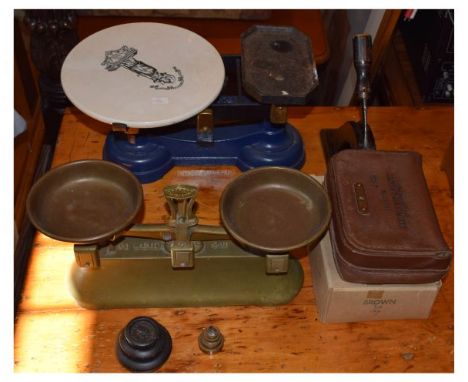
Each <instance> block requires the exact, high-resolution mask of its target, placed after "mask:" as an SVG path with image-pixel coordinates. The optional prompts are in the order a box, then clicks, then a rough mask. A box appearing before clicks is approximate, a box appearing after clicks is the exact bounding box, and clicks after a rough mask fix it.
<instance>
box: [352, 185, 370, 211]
mask: <svg viewBox="0 0 468 382" xmlns="http://www.w3.org/2000/svg"><path fill="white" fill-rule="evenodd" d="M354 196H355V198H356V204H357V209H358V211H359V213H361V214H368V213H369V205H368V203H367V196H366V190H365V189H364V185H363V184H362V183H354Z"/></svg>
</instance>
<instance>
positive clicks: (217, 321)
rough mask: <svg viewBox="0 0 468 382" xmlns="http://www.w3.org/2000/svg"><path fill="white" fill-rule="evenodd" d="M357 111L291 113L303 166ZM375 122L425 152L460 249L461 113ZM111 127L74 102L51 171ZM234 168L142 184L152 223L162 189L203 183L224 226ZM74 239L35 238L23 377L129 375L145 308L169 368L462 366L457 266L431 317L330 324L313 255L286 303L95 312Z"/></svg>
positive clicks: (443, 110)
mask: <svg viewBox="0 0 468 382" xmlns="http://www.w3.org/2000/svg"><path fill="white" fill-rule="evenodd" d="M358 116H359V113H358V110H357V109H355V108H342V109H339V108H333V107H328V108H327V107H315V108H314V107H304V108H295V109H294V110H291V112H290V123H291V124H293V125H294V126H295V127H296V128H298V129H299V131H300V133H301V135H302V137H303V139H304V141H305V146H306V150H307V161H306V163H305V165H304V167H303V168H302V171H304V172H306V173H310V174H323V173H324V172H325V164H324V159H323V155H322V151H321V148H320V140H319V131H320V129H323V128H334V127H338V126H340V125H341V124H343V123H344V122H345V121H347V120H357V119H358ZM369 121H370V124H371V126H372V129H373V132H374V135H375V137H376V143H377V146H378V148H379V149H381V150H416V151H419V152H420V153H421V154H422V155H423V165H424V173H425V175H426V179H427V183H428V186H429V189H430V192H431V195H432V198H433V202H434V207H435V210H436V213H437V216H438V219H439V222H440V225H441V228H442V231H443V234H444V237H445V239H446V240H447V242H448V244H449V246H450V247H452V248H453V199H452V198H451V197H450V191H449V186H448V182H447V178H446V175H445V173H444V172H442V171H441V170H440V165H441V162H442V159H443V157H444V152H445V149H446V148H447V146H448V145H449V142H450V139H451V137H452V135H453V108H451V107H431V108H409V107H397V108H371V110H370V111H369ZM107 132H108V127H107V126H106V125H104V124H101V123H99V122H96V121H94V120H92V119H91V118H89V117H86V116H85V115H83V114H82V113H80V112H78V111H77V110H76V109H70V110H69V111H68V112H66V114H65V117H64V120H63V124H62V128H61V131H60V135H59V139H58V143H57V149H56V153H55V158H54V162H53V166H57V165H59V164H62V163H66V162H69V161H72V160H77V159H85V158H101V151H102V145H103V142H104V139H105V134H106V133H107ZM239 173H240V172H239V170H238V169H237V168H234V167H176V168H174V169H172V170H171V171H170V172H169V173H168V174H167V175H166V176H165V177H164V178H163V179H162V180H160V181H158V182H154V183H151V184H146V185H144V193H145V206H146V208H145V215H144V221H145V222H154V223H159V222H163V221H164V220H165V219H166V218H167V212H166V210H165V209H164V207H163V205H162V203H161V201H162V189H163V187H164V186H165V185H167V184H170V183H181V182H184V183H189V184H193V185H196V186H198V187H199V188H200V192H199V196H198V199H197V200H198V202H199V209H198V211H199V214H200V223H202V224H218V223H219V213H218V201H219V197H220V194H221V191H222V189H223V187H224V186H225V185H226V184H227V183H228V182H229V181H230V180H231V179H232V178H234V177H235V176H237V175H238V174H239ZM73 261H74V256H73V250H72V246H71V245H69V244H65V243H62V242H58V241H54V240H52V239H49V238H47V237H45V236H44V235H42V234H37V237H36V240H35V243H34V247H33V252H32V255H31V263H30V266H29V269H28V273H27V276H26V283H25V289H24V294H23V299H22V302H21V303H20V306H19V313H18V316H17V319H16V324H15V354H14V355H15V371H16V372H125V371H126V370H125V369H124V368H123V367H122V366H121V365H120V364H119V363H118V361H117V359H116V356H115V354H114V346H115V340H116V336H117V334H118V332H119V331H120V329H121V328H122V327H123V326H124V325H125V324H126V323H127V322H128V321H129V320H130V319H132V318H133V317H135V316H137V315H149V316H152V317H154V318H155V319H156V320H158V321H159V322H161V323H162V324H163V325H165V326H166V328H167V329H168V330H169V332H170V333H171V336H172V338H173V351H172V354H171V357H170V358H169V360H168V361H167V363H166V364H165V365H164V366H163V368H162V369H161V371H162V372H453V368H454V361H453V359H454V345H453V344H454V322H453V311H454V299H453V295H454V294H453V269H452V270H451V271H450V273H449V275H448V277H447V278H446V279H445V281H444V283H443V286H442V289H441V291H440V293H439V295H438V297H437V299H436V302H435V304H434V307H433V311H432V314H431V316H430V318H429V319H427V320H400V321H380V322H379V321H375V322H362V323H347V324H323V323H321V322H320V321H319V320H318V315H317V310H316V302H315V295H314V289H313V280H312V276H311V270H310V266H309V262H308V259H307V258H306V257H304V258H302V259H301V264H302V266H303V268H304V272H305V280H304V286H303V288H302V289H301V291H300V293H299V294H298V295H297V297H296V298H295V299H294V300H293V301H292V302H291V303H290V304H288V305H285V306H278V307H256V306H237V307H216V308H208V307H207V308H177V309H176V308H174V309H172V308H152V309H115V310H101V311H92V310H86V309H82V308H80V307H79V306H77V304H76V303H75V301H74V300H73V298H72V297H71V296H70V294H69V292H68V289H67V276H68V272H69V269H70V266H71V264H72V263H73ZM209 324H214V325H216V326H218V327H219V328H220V329H221V331H222V332H223V333H224V335H225V338H226V342H225V348H224V350H223V351H222V352H221V353H218V354H216V355H214V356H207V355H205V354H203V353H201V352H200V350H199V349H198V344H197V337H198V334H199V333H200V330H201V328H203V327H206V326H207V325H209Z"/></svg>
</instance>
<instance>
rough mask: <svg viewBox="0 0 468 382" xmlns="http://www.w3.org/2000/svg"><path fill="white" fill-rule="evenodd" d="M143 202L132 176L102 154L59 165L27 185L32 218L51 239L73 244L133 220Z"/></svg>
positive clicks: (102, 237) (106, 235) (99, 238)
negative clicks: (102, 157)
mask: <svg viewBox="0 0 468 382" xmlns="http://www.w3.org/2000/svg"><path fill="white" fill-rule="evenodd" d="M142 202H143V190H142V187H141V185H140V183H139V182H138V180H137V178H136V177H135V176H134V175H133V174H132V173H131V172H130V171H129V170H127V169H125V168H124V167H122V166H120V165H117V164H114V163H112V162H108V161H103V160H80V161H75V162H71V163H67V164H65V165H62V166H59V167H57V168H55V169H53V170H51V171H49V172H48V173H46V174H45V175H44V176H43V177H42V178H40V179H39V180H38V181H37V183H36V184H34V186H33V187H32V189H31V191H30V193H29V197H28V201H27V211H28V215H29V218H30V219H31V222H32V223H33V224H34V225H35V226H36V227H37V228H38V229H39V230H40V231H41V232H43V233H44V234H46V235H47V236H50V237H52V238H54V239H57V240H61V241H66V242H72V243H77V244H94V243H103V242H106V241H107V240H109V239H111V238H112V237H113V236H114V235H116V234H118V233H120V232H122V231H123V230H124V229H125V228H127V227H128V226H130V225H131V224H133V223H134V219H135V217H136V215H137V214H138V212H139V210H140V208H141V206H142Z"/></svg>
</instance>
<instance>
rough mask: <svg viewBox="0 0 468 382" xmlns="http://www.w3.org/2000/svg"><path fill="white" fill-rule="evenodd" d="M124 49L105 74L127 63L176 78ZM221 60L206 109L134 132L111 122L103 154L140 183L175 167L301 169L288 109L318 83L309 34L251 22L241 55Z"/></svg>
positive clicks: (150, 74)
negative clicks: (220, 74)
mask: <svg viewBox="0 0 468 382" xmlns="http://www.w3.org/2000/svg"><path fill="white" fill-rule="evenodd" d="M124 48H126V50H122V49H124ZM122 49H120V50H119V51H118V54H117V56H118V57H117V59H116V58H115V57H114V56H115V54H114V56H113V57H111V58H109V57H106V61H105V62H104V63H103V65H104V64H105V65H106V68H107V69H108V71H113V70H116V69H117V68H118V67H119V66H120V67H122V66H124V67H125V68H126V69H129V70H130V71H133V72H135V73H137V74H138V76H145V77H147V78H152V79H153V81H155V83H156V84H157V83H159V84H161V85H159V86H161V87H163V86H172V85H167V84H170V83H171V81H172V83H174V84H176V83H177V81H176V80H177V75H178V74H180V71H179V72H177V69H176V68H175V67H174V70H175V72H174V74H173V75H171V74H168V73H161V72H158V71H157V70H156V69H155V68H153V67H151V66H149V65H146V64H145V63H144V62H141V61H136V60H135V59H134V58H133V56H135V54H136V50H132V48H130V49H128V48H127V47H126V46H125V47H122ZM115 52H117V51H113V53H115ZM106 54H107V52H106ZM129 57H130V61H129ZM122 61H123V62H124V64H122ZM129 62H130V64H129ZM222 62H223V65H224V70H225V77H224V83H223V86H222V89H221V91H220V93H219V95H218V96H217V98H216V99H215V100H214V101H213V102H212V103H211V104H210V105H209V106H208V108H206V109H204V110H202V111H201V112H199V113H197V114H196V115H194V116H191V117H189V118H187V119H185V120H183V121H180V122H178V123H174V124H171V125H169V126H162V127H158V128H149V129H147V128H144V129H135V128H131V127H130V126H128V125H126V124H125V123H120V122H113V123H112V125H113V131H112V132H111V133H110V134H109V135H108V136H107V139H106V141H105V145H104V148H103V158H104V159H106V160H109V161H112V162H115V163H118V164H122V165H124V166H125V167H127V168H128V169H130V170H131V171H132V172H133V173H134V174H135V175H136V176H137V178H138V179H139V180H140V182H142V183H150V182H153V181H155V180H157V179H159V178H161V177H163V176H164V174H165V173H166V172H167V171H169V170H170V169H171V168H172V167H173V166H177V165H236V166H237V167H239V168H240V169H241V170H243V171H245V170H249V169H252V168H256V167H261V166H286V167H291V168H297V169H299V168H301V167H302V165H303V163H304V161H305V152H304V145H303V142H302V138H301V136H300V134H299V133H298V131H297V130H296V129H295V128H294V127H293V126H291V125H290V124H289V123H288V122H287V107H288V106H289V105H305V104H308V103H310V98H311V94H312V91H313V90H314V89H315V87H316V86H317V85H318V77H317V72H316V67H315V61H314V58H313V54H312V49H311V43H310V39H309V38H308V37H307V36H306V35H304V34H303V33H301V32H300V31H298V30H297V29H295V28H292V27H272V26H254V27H252V28H250V29H249V30H248V31H246V32H245V33H243V35H242V36H241V54H240V55H231V56H223V57H222ZM135 63H136V64H135ZM119 70H123V69H119ZM155 72H156V74H155ZM155 75H157V76H158V77H156V79H157V81H159V82H157V81H156V80H155ZM62 77H63V76H62ZM178 79H179V80H180V81H179V84H178V85H174V87H177V86H181V84H182V81H183V79H182V77H180V76H179V78H178ZM182 86H183V85H182ZM153 87H156V88H157V85H155V86H153ZM64 88H65V90H66V87H65V86H64ZM192 96H193V97H197V93H196V92H194V93H193V95H192ZM72 102H73V99H72ZM76 106H78V107H79V105H77V104H76Z"/></svg>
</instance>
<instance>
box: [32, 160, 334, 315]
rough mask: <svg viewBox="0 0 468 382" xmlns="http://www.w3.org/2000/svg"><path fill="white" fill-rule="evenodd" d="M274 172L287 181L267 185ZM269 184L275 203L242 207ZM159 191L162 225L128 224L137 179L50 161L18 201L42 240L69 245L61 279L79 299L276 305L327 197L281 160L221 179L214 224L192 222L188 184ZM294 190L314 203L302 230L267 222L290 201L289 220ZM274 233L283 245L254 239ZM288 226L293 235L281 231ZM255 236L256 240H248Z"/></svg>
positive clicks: (109, 168) (137, 196)
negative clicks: (70, 259) (66, 271)
mask: <svg viewBox="0 0 468 382" xmlns="http://www.w3.org/2000/svg"><path fill="white" fill-rule="evenodd" d="M278 179H279V181H280V182H285V184H287V185H288V187H289V188H288V187H283V188H281V187H282V186H281V187H278V186H277V185H271V186H269V184H268V182H272V181H274V182H278ZM252 180H253V182H252ZM298 182H299V183H298ZM242 183H245V184H242ZM238 187H241V188H240V189H242V190H244V191H245V192H244V191H243V192H239V189H238ZM304 187H305V188H304ZM307 187H309V188H310V190H308V189H307ZM297 188H300V190H299V191H297V190H296V189H297ZM270 189H271V190H273V189H275V190H276V191H278V190H280V191H281V190H283V191H281V192H283V193H286V194H287V195H286V194H285V195H284V196H281V194H278V195H276V194H275V195H274V196H275V198H277V197H279V198H280V200H278V203H279V204H280V205H284V207H281V206H280V207H275V208H273V209H271V208H269V207H268V206H265V205H257V208H252V207H253V206H254V205H256V204H259V203H263V202H264V201H265V200H268V195H266V197H265V198H264V196H265V195H263V194H264V193H265V190H266V193H267V194H268V193H269V191H268V190H270ZM315 189H317V190H316V191H312V190H315ZM311 192H313V194H312V196H310V197H309V195H310V193H311ZM298 195H299V196H298ZM164 196H165V199H166V202H167V204H168V206H169V209H170V217H169V221H168V222H167V224H134V220H135V219H136V216H137V215H138V212H139V211H140V209H141V207H142V203H143V190H142V187H141V185H140V184H139V182H138V180H137V179H136V178H135V176H134V175H133V174H132V173H131V172H130V171H128V170H127V169H125V168H123V167H121V166H119V165H116V164H114V163H111V162H107V161H103V160H83V161H76V162H71V163H68V164H66V165H63V166H59V167H57V168H55V169H53V170H51V171H49V172H48V173H47V174H46V175H44V176H43V177H42V178H41V179H39V181H38V182H37V183H36V184H35V185H34V187H33V188H32V189H31V192H30V195H29V198H28V203H27V209H28V214H29V216H30V219H31V221H32V222H33V224H34V225H35V226H36V227H37V228H38V229H39V230H40V231H41V232H43V233H44V234H46V235H48V236H50V237H52V238H55V239H58V240H62V241H68V242H73V243H75V245H74V252H75V259H76V261H75V262H74V264H73V265H72V269H71V272H70V279H69V280H70V290H71V293H72V294H73V296H74V297H75V299H76V300H77V302H78V303H79V304H80V305H81V306H83V307H86V308H90V309H105V308H123V307H182V306H223V305H277V304H285V303H287V302H289V301H290V300H291V299H292V298H293V297H294V296H295V295H296V294H297V293H298V291H299V290H300V288H301V287H302V283H303V270H302V267H301V265H300V263H299V261H298V260H297V259H295V258H291V257H290V256H289V253H290V251H291V250H292V249H294V248H297V247H300V246H304V245H308V244H310V243H313V242H314V243H315V242H318V240H319V239H320V237H321V235H322V234H323V233H324V232H325V230H326V228H327V226H328V223H329V219H330V206H329V201H328V197H327V196H326V193H325V192H324V191H323V190H322V189H321V186H320V185H319V184H318V182H316V181H315V180H313V179H312V178H310V177H308V176H307V175H305V174H302V173H301V172H299V171H297V170H291V169H286V168H276V167H275V168H267V167H265V168H261V169H255V170H251V171H248V172H246V173H244V174H242V175H240V176H239V177H238V178H236V179H235V180H234V181H233V182H231V184H229V185H228V186H227V187H226V189H225V190H224V192H223V195H222V198H221V202H220V210H221V218H222V220H223V223H224V227H222V226H211V225H201V224H198V219H197V216H196V215H195V213H194V205H195V201H196V196H197V188H196V187H194V186H191V185H170V186H167V187H165V188H164ZM282 197H283V198H285V199H284V200H281V198H282ZM298 197H301V198H303V199H304V200H299V202H297V203H298V207H297V208H300V209H301V211H302V209H304V205H307V203H309V205H310V206H309V207H310V208H312V207H311V206H313V207H314V208H313V213H309V212H307V213H306V215H304V213H302V215H304V217H305V219H306V220H307V219H309V220H308V221H307V222H306V223H307V227H306V229H305V228H304V229H298V227H294V224H298V223H294V222H293V221H291V224H292V225H293V227H283V226H282V225H279V226H275V225H274V224H275V223H274V222H276V221H278V222H279V223H278V224H280V223H281V224H283V223H282V220H281V219H278V218H277V217H278V216H279V215H278V214H280V215H281V216H282V215H285V214H287V213H289V211H291V209H292V213H293V214H294V216H295V218H296V219H295V220H296V221H297V220H298V219H297V217H298V216H300V215H301V214H300V213H299V212H300V211H299V210H297V211H294V206H293V205H292V204H294V203H295V202H294V200H296V199H297V198H298ZM288 198H290V199H291V200H290V201H289V200H288ZM270 199H271V198H270ZM309 199H310V200H309ZM249 203H250V204H249ZM291 203H292V204H291ZM286 204H288V205H286ZM243 206H245V207H246V209H244V208H243ZM281 208H283V209H284V211H283V210H281ZM306 209H307V208H306ZM311 211H312V210H311ZM307 214H308V215H307ZM270 215H271V216H270ZM309 215H310V217H309ZM312 215H313V216H312ZM272 217H275V219H273V220H272V219H271V218H272ZM299 224H305V222H304V221H302V222H299ZM309 224H310V229H309V227H308V225H309ZM288 229H291V231H290V233H288V232H287V230H288ZM265 230H267V231H265ZM284 231H286V233H285V235H286V236H285V239H284V245H281V243H274V245H273V246H272V247H270V246H269V245H268V244H269V241H268V236H269V235H266V236H265V235H263V236H265V237H264V238H263V239H262V237H263V236H262V234H264V233H265V232H267V233H268V232H270V236H271V235H273V236H275V238H276V239H277V238H278V236H279V235H280V234H283V233H284ZM297 232H299V234H298V235H299V236H300V235H302V236H303V237H299V236H298V237H292V238H290V236H291V235H293V236H294V234H296V233H297ZM300 232H302V233H300ZM249 235H252V236H251V237H248V236H249ZM296 235H297V234H296ZM304 235H305V236H304ZM257 237H258V238H259V240H264V242H261V241H259V242H256V239H255V238H257ZM252 238H253V239H252Z"/></svg>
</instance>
